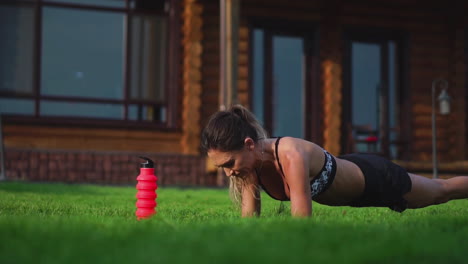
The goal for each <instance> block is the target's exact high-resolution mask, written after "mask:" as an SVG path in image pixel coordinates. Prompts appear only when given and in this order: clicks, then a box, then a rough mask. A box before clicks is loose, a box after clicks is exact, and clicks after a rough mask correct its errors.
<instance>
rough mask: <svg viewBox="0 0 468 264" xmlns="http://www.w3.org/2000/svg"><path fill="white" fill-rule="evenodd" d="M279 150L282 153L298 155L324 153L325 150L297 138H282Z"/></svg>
mask: <svg viewBox="0 0 468 264" xmlns="http://www.w3.org/2000/svg"><path fill="white" fill-rule="evenodd" d="M278 150H279V151H282V152H298V153H308V152H316V151H320V152H322V151H323V149H322V148H321V147H320V146H319V145H317V144H315V143H314V142H311V141H308V140H305V139H302V138H296V137H281V139H280V140H279V144H278Z"/></svg>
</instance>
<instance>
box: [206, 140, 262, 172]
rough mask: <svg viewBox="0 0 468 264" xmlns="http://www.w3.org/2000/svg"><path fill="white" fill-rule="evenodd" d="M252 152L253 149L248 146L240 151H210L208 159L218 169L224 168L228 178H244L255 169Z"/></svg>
mask: <svg viewBox="0 0 468 264" xmlns="http://www.w3.org/2000/svg"><path fill="white" fill-rule="evenodd" d="M252 150H253V148H251V147H250V145H248V144H247V145H244V147H243V148H242V149H241V150H238V151H231V152H222V151H219V150H209V151H208V157H209V158H210V159H211V160H212V161H213V163H214V164H215V165H216V166H217V167H220V168H223V169H224V172H225V173H226V175H227V176H235V177H241V178H242V177H245V176H246V175H248V174H249V173H251V172H253V170H254V168H255V167H254V165H255V158H254V155H253V151H252Z"/></svg>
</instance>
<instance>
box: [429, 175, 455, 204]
mask: <svg viewBox="0 0 468 264" xmlns="http://www.w3.org/2000/svg"><path fill="white" fill-rule="evenodd" d="M433 181H435V182H436V183H437V185H438V187H437V189H436V191H435V193H434V204H442V203H446V202H448V201H450V195H451V185H450V183H449V182H448V181H447V180H443V179H434V180H433Z"/></svg>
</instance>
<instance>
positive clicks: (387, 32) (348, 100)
mask: <svg viewBox="0 0 468 264" xmlns="http://www.w3.org/2000/svg"><path fill="white" fill-rule="evenodd" d="M389 40H392V41H394V42H395V43H396V44H397V45H398V48H399V51H398V52H397V54H395V55H396V57H397V59H398V60H399V65H398V66H399V68H398V69H397V72H396V74H397V75H398V76H399V80H398V83H396V84H395V85H396V86H397V89H398V96H397V97H396V98H395V100H396V101H395V103H396V104H397V105H398V106H399V109H400V113H399V115H398V116H397V119H398V122H399V133H398V139H397V140H396V142H393V143H392V142H390V140H389V139H387V142H386V143H384V144H387V145H386V146H384V149H388V148H389V146H390V145H391V144H397V145H398V160H409V159H410V153H411V144H409V142H411V129H412V127H411V111H410V108H411V105H410V100H409V98H411V90H410V89H409V60H408V58H409V47H410V43H409V34H408V33H407V32H406V31H403V30H398V29H383V28H375V27H354V26H348V27H345V28H344V31H343V47H344V52H343V53H344V54H343V61H342V64H343V107H342V120H341V127H342V129H341V132H342V133H341V153H346V152H347V147H348V145H349V143H350V142H349V141H350V138H349V135H350V134H351V133H352V131H351V130H350V127H349V124H351V122H352V97H351V93H352V90H351V89H352V88H351V81H352V80H351V43H352V42H353V41H361V42H369V43H379V42H382V41H389ZM386 125H387V128H389V124H386ZM380 154H381V155H384V156H387V157H388V155H389V154H388V153H385V151H383V152H381V153H380ZM388 158H389V157H388Z"/></svg>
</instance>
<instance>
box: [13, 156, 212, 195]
mask: <svg viewBox="0 0 468 264" xmlns="http://www.w3.org/2000/svg"><path fill="white" fill-rule="evenodd" d="M139 156H145V157H148V158H150V159H152V160H153V161H154V162H155V171H156V175H157V176H158V184H159V185H178V186H215V185H216V177H215V176H214V175H210V174H208V173H206V168H205V166H206V162H205V158H204V157H199V156H191V155H181V154H159V153H133V152H89V151H86V152H85V151H56V150H25V149H13V148H7V149H5V167H6V170H5V172H6V178H7V180H26V181H41V182H66V183H98V184H136V177H137V176H138V174H139V164H140V162H141V160H140V159H139V158H138V157H139Z"/></svg>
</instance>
